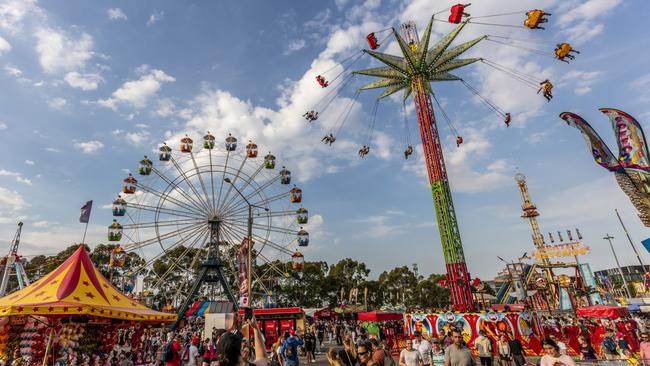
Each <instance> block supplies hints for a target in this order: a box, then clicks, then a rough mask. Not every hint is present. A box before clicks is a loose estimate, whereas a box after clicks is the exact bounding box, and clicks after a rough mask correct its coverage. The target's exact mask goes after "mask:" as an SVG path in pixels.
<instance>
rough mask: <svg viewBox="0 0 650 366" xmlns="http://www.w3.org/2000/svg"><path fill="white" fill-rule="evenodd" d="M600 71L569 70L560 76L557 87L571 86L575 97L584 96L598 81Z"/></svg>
mask: <svg viewBox="0 0 650 366" xmlns="http://www.w3.org/2000/svg"><path fill="white" fill-rule="evenodd" d="M600 75H601V72H600V71H580V70H571V71H569V72H567V73H566V74H564V75H562V77H561V78H560V80H559V84H558V86H561V85H567V84H569V85H571V86H573V88H574V89H573V92H574V93H575V94H576V95H585V94H587V93H589V92H590V91H591V87H592V86H593V84H595V83H596V82H597V81H598V78H599V77H600Z"/></svg>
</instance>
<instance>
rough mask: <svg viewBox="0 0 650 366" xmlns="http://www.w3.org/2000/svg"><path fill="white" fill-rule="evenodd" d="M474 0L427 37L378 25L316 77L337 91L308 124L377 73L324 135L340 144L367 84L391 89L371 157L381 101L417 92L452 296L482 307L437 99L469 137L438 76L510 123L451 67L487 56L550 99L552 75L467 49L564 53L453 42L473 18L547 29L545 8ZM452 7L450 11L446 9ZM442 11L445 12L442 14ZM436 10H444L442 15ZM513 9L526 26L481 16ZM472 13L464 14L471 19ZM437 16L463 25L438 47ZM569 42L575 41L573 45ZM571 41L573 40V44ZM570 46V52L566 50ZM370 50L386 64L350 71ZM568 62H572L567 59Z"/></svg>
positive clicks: (367, 143) (458, 305) (497, 39)
mask: <svg viewBox="0 0 650 366" xmlns="http://www.w3.org/2000/svg"><path fill="white" fill-rule="evenodd" d="M469 5H470V4H456V5H454V6H453V7H451V8H449V9H447V10H449V18H448V20H447V21H445V20H442V19H436V18H435V15H434V16H432V17H431V20H430V21H429V23H428V25H427V28H426V30H425V31H424V35H423V38H422V39H421V40H420V39H419V37H418V34H417V30H416V27H415V24H414V23H412V22H408V23H405V24H402V25H401V35H400V33H398V32H397V31H396V30H395V29H394V28H386V29H384V30H380V31H375V32H372V33H370V34H368V36H367V37H366V41H367V42H368V46H369V47H370V50H363V51H362V52H360V53H358V54H353V55H351V56H349V57H347V58H345V59H343V60H342V61H341V62H340V63H339V64H337V65H335V66H333V67H332V68H330V69H328V70H325V71H323V72H321V73H319V74H318V75H317V76H316V81H317V83H318V85H320V86H321V88H325V87H329V89H328V90H329V91H328V92H326V93H325V95H324V96H323V97H322V98H321V99H320V100H319V101H318V102H317V103H316V104H315V105H314V107H313V108H310V109H308V111H307V112H306V113H305V114H304V115H303V117H305V118H306V119H307V121H308V123H313V122H314V120H315V119H314V118H311V116H315V115H318V114H319V113H320V114H321V115H322V114H323V113H326V112H327V109H328V107H329V106H330V105H331V104H332V102H333V101H334V100H335V99H336V98H337V96H338V95H339V93H341V92H342V91H344V90H346V88H347V87H349V86H350V85H352V84H351V82H352V80H353V78H354V77H355V76H358V75H366V76H372V77H376V78H377V80H376V81H373V82H371V83H369V84H367V85H365V86H362V87H361V88H359V89H357V90H356V91H355V93H354V96H353V97H352V98H351V99H350V101H349V102H348V104H347V105H346V106H344V108H343V110H342V111H341V114H340V115H339V117H338V118H337V119H336V121H335V123H333V124H331V125H330V127H329V130H328V131H325V135H324V137H323V138H322V140H321V141H322V142H324V143H325V144H329V145H330V146H332V145H333V144H334V142H335V141H336V138H337V136H338V135H339V134H340V133H341V131H342V129H343V127H344V125H345V122H346V121H347V120H348V118H349V116H350V112H351V110H352V108H353V106H354V104H355V102H356V100H357V98H358V97H359V94H360V92H361V91H363V90H368V89H383V92H382V93H381V94H380V95H379V97H378V99H377V102H376V103H375V105H374V107H373V110H372V113H371V121H370V123H369V128H368V133H367V137H366V138H365V140H364V143H363V146H362V147H361V149H359V152H358V155H359V157H360V158H364V157H365V156H367V155H368V154H369V153H370V151H371V145H372V142H373V139H372V133H373V130H374V128H375V121H376V117H377V109H378V105H379V101H380V100H382V99H384V98H385V97H388V96H390V95H392V94H394V93H397V92H400V91H403V92H404V94H403V102H404V109H406V107H405V103H406V100H407V99H408V98H409V97H410V98H412V99H413V103H414V104H415V112H416V115H417V118H418V126H419V129H420V135H421V139H422V145H423V152H424V158H425V162H426V166H427V171H428V175H429V183H430V184H431V191H432V195H433V200H434V204H435V209H436V218H437V221H438V229H439V232H440V237H441V242H442V247H443V253H444V256H445V262H446V267H447V279H446V281H445V284H446V286H448V287H449V289H450V292H451V298H452V302H453V304H454V307H455V309H456V310H460V311H470V310H473V309H474V303H473V300H472V296H471V292H470V276H469V273H468V271H467V266H466V264H465V258H464V254H463V248H462V242H461V239H460V234H459V229H458V223H457V220H456V214H455V209H454V205H453V201H452V195H451V189H450V186H449V181H448V177H447V172H446V167H445V163H444V158H443V152H442V148H441V144H440V135H439V132H438V127H437V124H436V121H435V116H434V113H433V102H435V103H436V105H437V107H438V109H439V111H440V114H441V115H442V117H443V119H444V120H445V122H446V123H447V125H448V127H449V128H450V130H451V131H452V133H453V134H454V135H455V136H456V137H455V140H456V145H457V147H458V148H461V145H462V144H463V142H464V139H463V136H461V135H460V133H458V131H457V130H456V128H455V127H454V124H453V123H452V121H451V119H450V118H449V116H448V115H447V113H446V112H445V110H444V109H443V108H442V105H441V103H440V102H439V101H438V98H437V97H436V94H435V93H434V92H433V89H432V86H431V83H432V82H439V81H454V80H456V81H460V83H461V84H462V85H463V86H464V87H465V88H467V89H468V90H469V91H470V92H471V93H472V94H473V95H475V96H476V97H477V98H478V100H479V101H480V102H482V103H483V104H485V105H486V106H487V107H488V108H489V109H490V110H492V112H494V113H495V114H497V115H498V116H499V118H500V119H501V120H502V121H503V123H504V124H505V125H506V127H507V126H509V125H510V123H511V122H512V121H513V119H512V118H513V117H512V115H511V114H510V113H509V112H506V111H504V110H503V109H501V108H499V107H498V106H497V105H496V104H495V103H493V102H492V101H491V100H490V99H489V98H487V97H486V96H484V95H482V94H481V93H479V91H478V90H477V89H476V88H474V87H473V86H472V85H470V84H469V83H468V82H467V81H466V80H464V79H463V78H461V77H459V76H456V75H453V74H451V73H450V71H453V70H456V69H459V68H462V67H464V66H467V65H470V64H473V63H475V62H481V63H482V64H483V65H486V66H488V67H490V68H492V69H494V70H496V71H499V72H503V73H505V74H506V75H508V76H510V77H512V78H513V79H515V80H517V81H518V82H520V83H522V84H523V85H525V86H526V87H529V88H531V89H532V90H536V91H537V92H538V93H540V92H543V93H542V94H543V96H544V98H546V99H547V100H548V101H550V100H551V98H552V97H553V94H552V89H553V84H552V83H551V82H550V81H549V80H541V79H539V78H538V77H537V76H536V75H529V74H526V73H524V72H522V71H521V70H515V69H512V68H509V67H507V66H504V65H501V64H498V63H496V62H494V61H490V60H487V59H485V58H466V59H461V58H459V57H460V56H461V55H462V54H463V53H465V52H466V51H468V50H469V49H470V48H472V47H474V46H475V45H476V44H477V43H479V42H481V41H490V42H493V43H496V44H500V45H504V46H509V47H514V48H517V49H521V50H525V51H528V52H532V53H536V54H542V55H544V56H548V57H549V58H555V57H556V55H555V54H554V53H552V52H548V51H541V50H537V49H533V48H530V47H529V46H528V45H527V44H526V43H527V42H526V41H524V42H523V44H522V41H520V40H517V39H516V38H511V37H504V36H498V35H484V36H481V37H478V38H475V39H473V40H470V41H468V42H465V43H462V44H460V45H458V46H455V47H451V46H450V45H451V43H452V42H453V41H454V40H455V39H456V37H457V36H458V35H459V33H460V32H461V30H462V29H463V28H464V27H465V26H467V25H473V24H477V25H491V26H502V27H511V28H522V29H543V28H542V27H540V24H542V23H546V22H547V21H548V18H547V17H548V16H550V15H551V14H549V13H546V12H544V11H543V10H540V9H533V10H529V11H519V12H512V13H506V14H494V15H486V16H477V17H470V16H469V14H467V13H466V12H465V9H466V7H467V6H469ZM442 12H444V11H442ZM442 12H439V13H442ZM439 13H436V14H439ZM512 14H522V15H523V14H525V19H524V20H523V23H524V24H523V25H512V24H498V23H485V22H481V21H476V19H479V18H488V17H500V16H507V15H512ZM463 19H464V20H463ZM434 21H442V22H447V23H459V25H458V26H457V27H456V28H455V29H454V30H453V31H452V32H451V33H449V34H448V35H446V36H445V37H443V38H442V39H440V40H439V41H438V42H437V43H435V44H433V45H432V46H430V39H431V31H432V27H433V23H434ZM384 31H390V34H389V35H387V36H386V37H385V38H384V39H382V40H381V41H377V35H379V34H381V33H382V32H384ZM391 36H392V37H393V38H394V39H395V41H397V44H398V46H399V49H400V51H401V54H400V55H390V54H385V53H381V52H378V51H376V49H378V48H379V47H380V46H381V45H385V44H386V40H387V39H388V38H389V37H391ZM567 45H568V44H567ZM569 46H570V45H569ZM566 50H567V48H566V46H564V48H562V49H561V52H562V53H561V56H563V57H564V58H569V59H571V58H570V57H568V55H569V53H571V52H570V51H568V52H565V51H566ZM565 53H566V54H565ZM364 54H365V55H369V56H371V57H372V58H374V59H375V60H376V61H379V62H381V63H382V64H384V66H382V67H375V68H370V69H364V70H356V71H352V72H349V71H348V70H349V69H350V68H351V67H352V65H353V64H354V63H356V62H357V61H358V60H359V59H360V58H361V56H363V55H364ZM560 60H561V61H566V60H563V59H560ZM341 67H342V69H343V70H342V71H340V72H339V73H338V74H335V75H332V74H333V73H334V70H335V69H337V68H339V69H340V68H341ZM404 118H405V129H406V134H405V135H406V140H407V141H406V142H407V144H406V145H407V147H406V149H405V150H404V157H405V159H408V158H409V156H411V155H412V154H413V146H412V144H411V142H410V136H409V135H410V134H409V130H408V123H407V121H406V113H404Z"/></svg>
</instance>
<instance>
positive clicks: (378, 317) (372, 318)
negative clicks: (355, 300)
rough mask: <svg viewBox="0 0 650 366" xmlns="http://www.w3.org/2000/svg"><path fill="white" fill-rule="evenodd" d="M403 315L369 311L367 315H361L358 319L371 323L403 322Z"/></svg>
mask: <svg viewBox="0 0 650 366" xmlns="http://www.w3.org/2000/svg"><path fill="white" fill-rule="evenodd" d="M402 318H403V315H402V314H400V313H385V312H383V311H378V310H374V311H369V312H365V313H359V314H358V316H357V319H358V320H360V321H364V320H365V321H369V322H385V321H389V320H401V319H402Z"/></svg>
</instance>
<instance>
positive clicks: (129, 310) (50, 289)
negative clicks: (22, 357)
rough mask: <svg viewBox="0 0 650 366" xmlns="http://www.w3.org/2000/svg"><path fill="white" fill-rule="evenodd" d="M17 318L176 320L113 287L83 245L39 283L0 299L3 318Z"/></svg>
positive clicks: (172, 316) (174, 316)
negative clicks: (75, 316) (96, 317)
mask: <svg viewBox="0 0 650 366" xmlns="http://www.w3.org/2000/svg"><path fill="white" fill-rule="evenodd" d="M14 315H42V316H71V315H91V316H98V317H104V318H114V319H123V320H135V321H155V322H172V321H175V320H176V314H168V313H161V312H158V311H155V310H151V309H149V308H147V307H146V306H144V305H141V304H139V303H138V302H137V301H134V300H133V299H130V298H128V297H127V296H126V295H124V294H122V293H121V292H120V291H118V290H117V289H116V288H115V287H113V285H111V283H110V282H109V281H108V280H107V279H106V278H105V277H104V276H102V274H101V273H100V272H99V271H98V270H97V268H95V266H94V265H93V263H92V261H91V260H90V257H89V256H88V253H86V249H85V248H84V246H83V245H80V246H79V249H77V250H76V251H75V252H74V253H73V254H72V255H71V256H70V257H69V258H68V259H67V260H66V261H65V262H63V264H61V265H60V266H59V267H57V268H56V269H55V270H54V271H52V272H50V273H49V274H47V275H45V276H44V277H42V278H41V279H40V280H38V281H36V282H34V283H32V284H31V285H29V286H27V287H25V288H23V289H21V290H19V291H16V292H14V293H12V294H10V295H8V296H5V297H3V298H0V317H3V316H14Z"/></svg>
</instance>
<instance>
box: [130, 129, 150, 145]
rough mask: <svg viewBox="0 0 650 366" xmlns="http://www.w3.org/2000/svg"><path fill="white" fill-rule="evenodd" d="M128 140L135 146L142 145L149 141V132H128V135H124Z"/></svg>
mask: <svg viewBox="0 0 650 366" xmlns="http://www.w3.org/2000/svg"><path fill="white" fill-rule="evenodd" d="M124 137H125V138H126V140H127V141H128V142H130V143H132V144H133V145H140V144H141V143H143V142H145V141H147V140H148V139H149V132H147V131H141V132H128V133H127V134H126V135H124Z"/></svg>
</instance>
